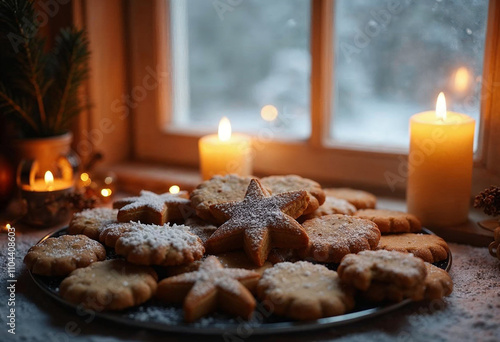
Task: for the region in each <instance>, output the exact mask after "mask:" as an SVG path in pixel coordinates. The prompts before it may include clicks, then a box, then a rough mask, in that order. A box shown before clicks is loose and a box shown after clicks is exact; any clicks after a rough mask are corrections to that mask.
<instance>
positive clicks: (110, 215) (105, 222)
mask: <svg viewBox="0 0 500 342" xmlns="http://www.w3.org/2000/svg"><path fill="white" fill-rule="evenodd" d="M117 215H118V210H116V209H109V208H94V209H87V210H84V211H81V212H79V213H75V214H74V215H73V218H72V219H71V222H70V223H69V227H68V233H69V234H72V235H76V234H83V235H86V236H88V237H89V238H91V239H94V240H99V234H101V232H102V231H103V230H104V229H105V228H106V227H107V226H109V225H110V224H112V223H115V222H117Z"/></svg>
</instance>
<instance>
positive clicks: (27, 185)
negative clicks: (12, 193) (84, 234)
mask: <svg viewBox="0 0 500 342" xmlns="http://www.w3.org/2000/svg"><path fill="white" fill-rule="evenodd" d="M70 142H71V140H70V139H69V140H68V139H67V137H66V136H62V137H54V138H46V139H37V140H36V141H31V142H29V143H31V144H32V146H30V149H29V153H25V158H24V159H22V160H21V162H20V163H19V166H18V169H17V178H16V180H17V185H18V187H19V189H20V194H21V198H22V200H23V201H24V205H25V214H24V216H23V218H22V221H23V222H24V223H27V224H30V225H34V226H51V225H55V224H58V223H61V222H64V221H65V220H67V219H68V218H69V216H70V214H71V210H70V207H69V205H68V195H70V194H71V193H72V192H73V190H74V184H75V176H76V175H77V174H78V167H79V164H80V162H79V158H78V156H77V155H76V154H75V153H74V152H73V151H72V150H71V149H70Z"/></svg>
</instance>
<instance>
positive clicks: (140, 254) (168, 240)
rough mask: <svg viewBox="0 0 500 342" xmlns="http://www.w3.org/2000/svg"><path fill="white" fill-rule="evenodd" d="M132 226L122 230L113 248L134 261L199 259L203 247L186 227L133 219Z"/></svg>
mask: <svg viewBox="0 0 500 342" xmlns="http://www.w3.org/2000/svg"><path fill="white" fill-rule="evenodd" d="M132 224H133V229H129V230H126V231H124V232H123V231H122V234H121V235H120V236H119V237H118V239H117V240H116V244H115V252H116V254H118V255H122V256H124V257H125V258H126V259H127V261H129V262H131V263H133V264H137V265H161V266H172V265H182V264H188V263H190V262H193V261H195V260H199V259H201V257H202V256H203V253H205V248H204V247H203V243H202V242H201V240H200V238H199V237H198V236H196V235H194V234H193V233H191V230H190V229H189V227H187V226H184V225H176V224H173V225H172V226H168V225H163V226H158V225H153V224H142V223H135V222H134V223H132Z"/></svg>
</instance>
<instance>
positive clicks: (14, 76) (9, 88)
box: [0, 0, 89, 154]
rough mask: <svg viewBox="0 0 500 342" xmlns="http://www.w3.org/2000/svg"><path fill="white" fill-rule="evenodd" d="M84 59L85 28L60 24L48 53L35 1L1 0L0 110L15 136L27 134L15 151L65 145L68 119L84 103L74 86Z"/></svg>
mask: <svg viewBox="0 0 500 342" xmlns="http://www.w3.org/2000/svg"><path fill="white" fill-rule="evenodd" d="M88 59H89V44H88V41H87V38H86V35H85V33H84V31H83V30H78V29H75V28H66V29H62V30H61V31H60V32H59V35H58V36H57V37H56V39H55V44H54V48H53V49H52V50H51V51H48V52H47V51H46V42H45V39H44V38H43V37H41V36H40V34H39V22H38V21H37V12H36V10H35V7H34V2H33V1H32V0H0V115H1V116H3V117H4V121H5V122H6V123H7V124H8V125H9V130H10V131H11V132H9V133H11V135H14V138H22V139H25V140H24V142H21V143H20V144H19V147H20V150H19V153H27V154H30V153H36V154H40V151H35V150H36V149H40V148H42V147H41V146H40V144H41V145H44V146H45V147H43V148H42V149H43V150H47V151H50V150H53V151H54V152H58V153H59V152H61V150H62V151H64V150H65V149H69V144H70V143H71V139H72V135H71V133H70V132H69V130H68V128H69V124H70V123H71V120H72V119H73V118H74V117H76V116H77V115H78V114H79V113H80V112H81V110H82V109H83V107H84V105H83V104H82V101H81V100H80V98H79V96H78V88H79V86H80V85H81V84H82V82H83V81H84V80H85V79H86V78H87V75H88V66H87V62H88ZM10 128H12V129H10ZM12 132H15V134H12ZM62 145H65V146H67V147H61V146H62ZM33 149H35V150H33ZM56 150H57V151H56Z"/></svg>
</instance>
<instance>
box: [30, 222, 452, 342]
mask: <svg viewBox="0 0 500 342" xmlns="http://www.w3.org/2000/svg"><path fill="white" fill-rule="evenodd" d="M66 230H67V228H62V229H60V230H58V231H56V232H54V233H51V234H48V235H47V236H45V237H44V238H43V239H41V240H40V241H39V243H40V242H42V241H43V240H45V239H47V238H49V237H57V236H61V235H65V234H66ZM423 232H424V233H426V234H433V233H432V232H431V231H430V230H428V229H423ZM107 254H108V259H111V258H116V257H117V256H116V255H115V254H114V252H113V250H112V249H110V250H108V253H107ZM451 263H452V256H451V252H450V253H449V254H448V258H447V259H446V260H443V261H440V262H437V263H434V265H436V266H438V267H440V268H442V269H444V270H446V271H449V270H450V268H451ZM326 266H327V267H329V268H331V269H334V270H335V269H336V267H337V265H334V264H329V265H326ZM29 273H30V276H31V278H32V279H33V281H34V282H35V284H36V285H38V287H40V288H41V289H42V290H43V291H44V292H45V293H46V294H47V295H49V296H50V297H52V298H54V299H55V300H57V301H58V302H59V303H62V304H63V305H65V306H67V307H70V308H73V309H74V310H78V311H76V312H82V310H85V309H83V308H79V307H77V306H76V305H74V304H72V303H69V302H67V301H66V300H64V299H63V298H62V297H61V296H60V295H59V284H60V283H61V281H62V280H63V278H60V277H45V276H39V275H36V274H33V273H31V272H29ZM409 303H411V300H410V299H406V300H403V301H402V302H399V303H387V304H383V305H373V304H370V303H364V302H361V303H356V307H355V308H354V310H353V311H352V312H350V313H347V314H344V315H340V316H333V317H326V318H322V319H318V320H313V321H304V322H297V321H291V320H289V319H286V318H282V317H277V316H274V315H269V314H268V313H267V311H265V310H264V309H262V311H261V310H259V305H257V310H256V314H255V315H254V317H253V318H252V319H251V320H250V321H244V320H241V319H237V318H232V317H230V316H227V315H225V314H221V313H214V314H212V315H210V316H208V317H205V318H202V319H200V320H199V321H197V322H195V323H185V322H184V321H183V313H182V308H181V307H175V306H167V305H161V304H159V303H153V302H152V301H149V302H147V303H145V304H142V305H140V306H138V307H134V308H131V309H128V310H123V311H117V312H95V315H96V316H97V317H99V318H102V319H106V320H110V321H114V322H117V323H121V324H125V325H127V326H136V327H140V328H147V329H155V330H161V331H167V332H180V333H190V334H211V335H223V334H224V335H226V336H227V335H231V334H234V335H237V336H238V335H241V334H242V333H243V334H244V333H248V332H249V331H251V333H252V335H262V334H275V333H283V332H287V333H290V332H298V331H308V330H318V329H325V328H331V327H336V326H344V325H347V324H350V323H353V322H357V321H360V320H364V319H368V318H370V317H374V316H378V315H382V314H385V313H387V312H390V311H394V310H396V309H398V308H400V307H402V306H404V305H407V304H409Z"/></svg>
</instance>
